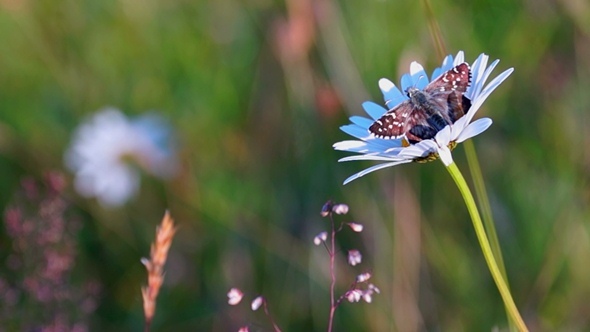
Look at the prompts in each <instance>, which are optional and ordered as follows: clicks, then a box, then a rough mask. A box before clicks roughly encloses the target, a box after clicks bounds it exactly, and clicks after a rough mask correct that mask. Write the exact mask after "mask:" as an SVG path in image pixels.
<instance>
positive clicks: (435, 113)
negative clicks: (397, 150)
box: [369, 62, 471, 144]
mask: <svg viewBox="0 0 590 332" xmlns="http://www.w3.org/2000/svg"><path fill="white" fill-rule="evenodd" d="M470 83H471V69H470V68H469V65H468V64H467V63H466V62H464V63H461V64H459V65H457V66H455V67H453V68H451V69H450V70H448V71H447V72H445V73H443V74H442V75H440V76H438V77H437V78H435V79H434V80H432V82H430V83H429V84H428V85H426V87H425V88H424V90H420V89H418V88H416V87H409V88H408V89H406V95H407V96H408V99H407V100H405V101H403V102H402V103H400V104H399V105H397V106H395V107H393V108H392V109H390V110H388V111H387V112H386V113H385V114H384V115H383V116H382V117H381V118H379V119H378V120H376V121H375V122H373V124H372V125H371V126H370V127H369V132H371V134H373V135H374V136H375V137H378V138H385V139H391V138H393V139H396V138H402V137H404V136H405V137H406V138H407V140H408V141H409V142H410V143H412V144H414V143H417V142H419V141H421V140H425V139H431V138H434V136H435V135H436V133H438V132H439V131H440V130H442V129H443V128H444V127H445V126H446V125H449V124H453V123H455V121H457V120H458V119H459V118H461V117H462V116H463V115H465V113H467V111H468V110H469V108H470V107H471V101H470V100H469V98H467V97H465V96H464V94H465V92H466V91H467V88H468V87H469V84H470Z"/></svg>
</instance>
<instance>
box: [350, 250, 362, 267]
mask: <svg viewBox="0 0 590 332" xmlns="http://www.w3.org/2000/svg"><path fill="white" fill-rule="evenodd" d="M362 260H363V255H361V252H360V251H358V250H356V249H353V250H349V251H348V264H350V265H352V266H355V265H357V264H360V263H361V262H362Z"/></svg>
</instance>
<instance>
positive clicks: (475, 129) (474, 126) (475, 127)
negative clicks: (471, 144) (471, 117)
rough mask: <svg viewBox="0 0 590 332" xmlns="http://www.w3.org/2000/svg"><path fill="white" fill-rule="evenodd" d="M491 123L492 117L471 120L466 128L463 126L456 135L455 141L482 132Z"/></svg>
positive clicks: (461, 140) (459, 141) (458, 141)
mask: <svg viewBox="0 0 590 332" xmlns="http://www.w3.org/2000/svg"><path fill="white" fill-rule="evenodd" d="M491 125H492V119H490V118H481V119H477V120H475V121H473V122H472V123H471V124H470V125H469V126H467V128H465V129H464V130H463V131H462V132H461V133H460V134H459V137H457V139H456V142H457V143H461V142H463V141H465V140H467V139H469V138H471V137H474V136H477V135H479V134H481V133H483V132H484V131H485V130H486V129H488V128H489V127H490V126H491Z"/></svg>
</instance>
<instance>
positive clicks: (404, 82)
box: [401, 73, 414, 91]
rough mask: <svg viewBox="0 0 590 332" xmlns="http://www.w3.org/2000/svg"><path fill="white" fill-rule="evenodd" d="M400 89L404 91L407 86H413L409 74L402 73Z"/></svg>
mask: <svg viewBox="0 0 590 332" xmlns="http://www.w3.org/2000/svg"><path fill="white" fill-rule="evenodd" d="M401 85H402V91H406V90H407V89H408V88H411V87H413V86H414V82H413V81H412V76H410V74H407V73H406V74H403V75H402V79H401Z"/></svg>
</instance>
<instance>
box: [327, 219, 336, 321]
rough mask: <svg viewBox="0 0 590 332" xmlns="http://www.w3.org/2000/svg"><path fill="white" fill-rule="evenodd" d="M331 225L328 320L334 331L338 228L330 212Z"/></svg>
mask: <svg viewBox="0 0 590 332" xmlns="http://www.w3.org/2000/svg"><path fill="white" fill-rule="evenodd" d="M330 225H331V226H332V234H331V238H330V277H331V281H330V318H329V320H328V332H332V328H333V323H334V313H335V312H336V304H335V303H334V287H335V286H336V271H335V270H334V257H335V252H336V245H335V244H334V241H335V240H336V228H335V227H334V217H333V216H332V214H331V213H330Z"/></svg>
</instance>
